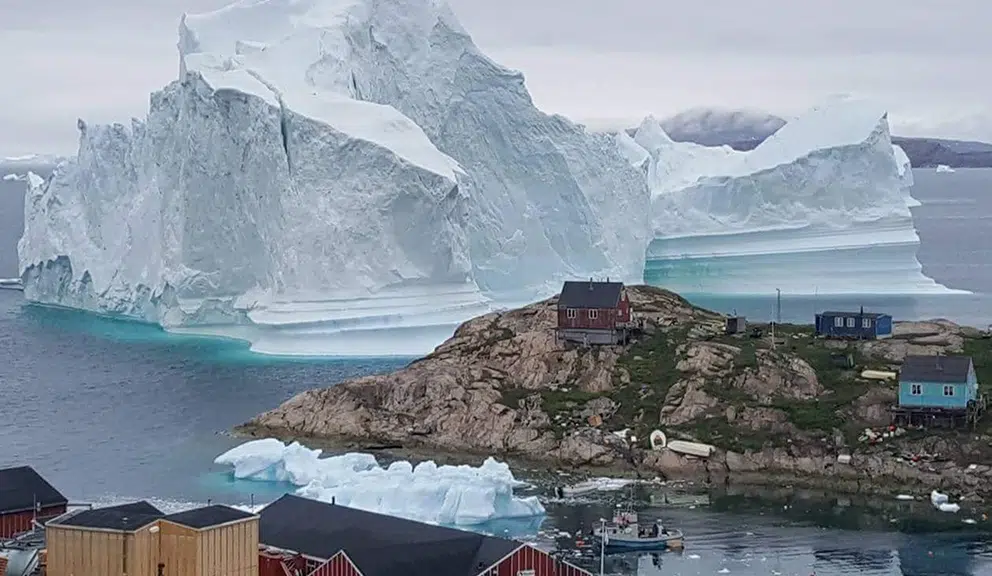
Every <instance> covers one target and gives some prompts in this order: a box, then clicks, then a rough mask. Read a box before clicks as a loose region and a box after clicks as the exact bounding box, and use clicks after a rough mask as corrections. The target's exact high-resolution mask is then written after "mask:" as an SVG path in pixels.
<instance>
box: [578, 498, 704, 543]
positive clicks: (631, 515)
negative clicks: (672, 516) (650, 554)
mask: <svg viewBox="0 0 992 576" xmlns="http://www.w3.org/2000/svg"><path fill="white" fill-rule="evenodd" d="M592 535H593V538H595V539H597V540H599V541H600V543H601V544H602V545H603V547H604V548H606V549H608V550H666V549H681V548H682V547H683V545H684V544H685V542H684V538H683V535H682V531H681V530H676V529H672V528H668V527H666V526H665V525H664V524H662V522H661V521H660V520H655V521H654V522H651V523H648V524H642V523H641V522H640V521H639V520H638V518H637V512H635V511H634V510H632V509H629V508H628V509H626V510H623V511H619V512H618V513H617V514H615V515H614V516H613V521H612V522H610V523H606V522H603V524H602V526H600V527H599V528H594V529H593V531H592Z"/></svg>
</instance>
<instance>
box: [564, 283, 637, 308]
mask: <svg viewBox="0 0 992 576" xmlns="http://www.w3.org/2000/svg"><path fill="white" fill-rule="evenodd" d="M622 292H623V282H591V281H589V282H574V281H569V282H565V284H564V286H562V288H561V296H559V297H558V307H559V308H616V307H617V306H619V305H620V294H621V293H622Z"/></svg>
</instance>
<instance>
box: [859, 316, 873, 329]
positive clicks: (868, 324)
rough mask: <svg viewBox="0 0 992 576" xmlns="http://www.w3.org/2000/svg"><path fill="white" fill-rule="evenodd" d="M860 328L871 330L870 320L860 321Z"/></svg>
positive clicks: (863, 319)
mask: <svg viewBox="0 0 992 576" xmlns="http://www.w3.org/2000/svg"><path fill="white" fill-rule="evenodd" d="M861 327H862V328H871V318H862V319H861Z"/></svg>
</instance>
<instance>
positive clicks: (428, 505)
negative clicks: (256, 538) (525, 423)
mask: <svg viewBox="0 0 992 576" xmlns="http://www.w3.org/2000/svg"><path fill="white" fill-rule="evenodd" d="M321 455H322V452H321V450H313V449H310V448H307V447H306V446H303V445H301V444H299V443H297V442H293V443H292V444H289V445H286V444H283V443H282V442H280V441H279V440H275V439H271V438H269V439H263V440H253V441H251V442H246V443H245V444H242V445H241V446H237V447H235V448H232V449H231V450H229V451H227V452H225V453H224V454H221V455H220V456H218V457H217V458H216V459H215V462H216V463H217V464H224V465H228V466H231V467H233V468H234V475H235V477H236V478H241V479H246V480H255V481H260V482H288V483H291V484H293V485H295V486H298V487H299V489H298V490H297V494H299V495H300V496H305V497H308V498H313V499H316V500H322V501H325V502H331V501H333V502H335V503H336V504H340V505H342V506H350V507H353V508H360V509H362V510H368V511H371V512H379V513H382V514H390V515H393V516H401V517H404V518H410V519H413V520H420V521H423V522H432V523H437V524H448V525H472V524H482V523H485V522H488V521H490V520H496V519H502V518H529V517H534V516H540V515H543V514H544V507H543V506H542V505H541V503H540V502H539V501H538V500H537V498H536V497H528V498H518V497H516V496H514V495H513V489H514V488H518V487H521V486H526V485H527V484H526V483H525V482H521V481H519V480H517V479H515V478H514V477H513V473H512V472H511V471H510V468H509V466H507V465H506V464H504V463H501V462H497V461H496V460H494V459H493V458H487V459H486V461H485V462H483V463H482V465H481V466H479V467H473V466H438V465H437V464H435V463H434V462H432V461H427V462H421V463H420V464H417V465H416V466H414V465H413V464H411V463H410V462H405V461H400V462H393V463H392V464H390V465H389V466H388V467H385V468H383V467H382V466H380V465H379V463H378V462H377V461H376V459H375V457H374V456H372V455H369V454H359V453H349V454H344V455H341V456H331V457H328V458H321Z"/></svg>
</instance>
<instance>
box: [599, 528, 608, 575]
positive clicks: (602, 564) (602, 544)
mask: <svg viewBox="0 0 992 576" xmlns="http://www.w3.org/2000/svg"><path fill="white" fill-rule="evenodd" d="M599 536H600V538H599V576H603V575H604V574H605V573H606V519H605V518H600V519H599Z"/></svg>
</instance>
